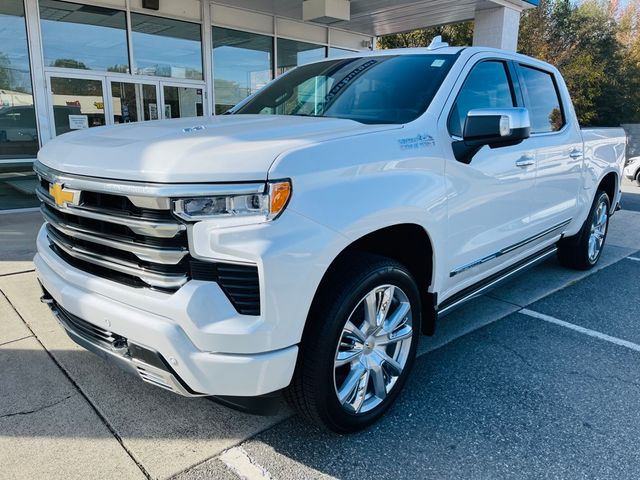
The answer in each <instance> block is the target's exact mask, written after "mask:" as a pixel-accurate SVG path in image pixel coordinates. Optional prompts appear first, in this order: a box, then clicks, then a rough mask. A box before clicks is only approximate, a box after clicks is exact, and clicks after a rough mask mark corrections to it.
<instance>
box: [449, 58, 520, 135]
mask: <svg viewBox="0 0 640 480" xmlns="http://www.w3.org/2000/svg"><path fill="white" fill-rule="evenodd" d="M514 106H515V101H514V95H513V90H512V88H511V82H510V81H509V76H508V74H507V67H506V65H505V64H504V63H503V62H497V61H486V62H482V63H479V64H477V65H476V66H475V67H473V70H471V73H469V76H468V77H467V79H466V81H465V82H464V85H463V86H462V89H461V90H460V93H458V98H457V99H456V102H455V103H454V104H453V108H452V110H451V115H450V116H449V133H451V135H455V136H458V137H462V132H463V131H464V123H465V121H466V119H467V113H469V111H470V110H474V109H476V108H510V107H514Z"/></svg>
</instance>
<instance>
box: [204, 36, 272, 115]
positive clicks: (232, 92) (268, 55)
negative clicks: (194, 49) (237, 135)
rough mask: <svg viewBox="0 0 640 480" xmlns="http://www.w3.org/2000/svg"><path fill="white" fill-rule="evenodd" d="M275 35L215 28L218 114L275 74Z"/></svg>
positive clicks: (214, 48)
mask: <svg viewBox="0 0 640 480" xmlns="http://www.w3.org/2000/svg"><path fill="white" fill-rule="evenodd" d="M272 58H273V38H271V37H268V36H266V35H258V34H255V33H248V32H240V31H237V30H230V29H228V28H218V27H213V82H214V91H215V99H216V114H222V113H224V112H226V111H227V110H229V109H230V108H231V107H233V106H234V105H235V104H237V103H238V102H239V101H240V100H242V99H244V98H246V97H248V96H249V95H251V94H252V93H254V92H256V91H257V90H259V89H260V88H262V87H263V86H264V85H266V84H267V83H268V82H269V81H270V80H271V78H272V77H273V67H272Z"/></svg>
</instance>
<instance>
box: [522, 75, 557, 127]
mask: <svg viewBox="0 0 640 480" xmlns="http://www.w3.org/2000/svg"><path fill="white" fill-rule="evenodd" d="M520 76H521V79H522V83H523V84H524V89H525V92H526V95H527V99H528V101H527V108H528V109H529V116H530V117H531V133H548V132H557V131H558V130H560V129H561V128H562V127H564V124H565V120H564V115H563V112H562V107H561V105H562V104H561V103H560V97H559V96H558V89H557V87H556V82H555V81H554V79H553V75H552V74H550V73H547V72H543V71H542V70H538V69H537V68H531V67H525V66H524V65H520Z"/></svg>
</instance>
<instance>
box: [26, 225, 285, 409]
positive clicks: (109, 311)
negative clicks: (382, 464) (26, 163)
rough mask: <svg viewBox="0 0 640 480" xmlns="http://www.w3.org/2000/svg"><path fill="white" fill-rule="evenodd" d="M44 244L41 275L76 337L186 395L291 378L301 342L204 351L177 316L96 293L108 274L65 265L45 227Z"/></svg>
mask: <svg viewBox="0 0 640 480" xmlns="http://www.w3.org/2000/svg"><path fill="white" fill-rule="evenodd" d="M38 250H39V253H38V254H37V255H36V256H35V258H34V264H35V267H36V273H37V276H38V279H39V281H40V282H41V284H42V286H43V288H44V290H45V291H46V292H47V294H48V296H49V297H50V298H51V300H49V302H50V305H51V306H52V307H53V309H54V313H56V314H57V316H58V319H59V320H60V321H61V323H62V325H63V326H64V328H65V330H66V331H67V333H69V335H70V336H71V338H72V339H73V340H74V341H76V342H77V343H79V344H80V345H82V346H84V347H85V348H87V349H88V350H91V351H93V352H95V353H97V354H99V355H100V356H101V357H103V358H105V359H107V360H109V361H111V362H113V363H115V364H117V365H118V366H120V367H122V368H124V369H125V370H128V371H130V372H133V373H135V374H137V375H138V376H139V377H140V378H142V379H143V380H144V381H146V382H148V383H152V384H154V385H156V386H160V387H162V388H166V389H168V390H171V391H173V392H175V393H178V394H181V395H188V396H201V395H207V396H234V397H255V396H260V395H264V394H268V393H271V392H274V391H277V390H280V389H282V388H284V387H286V386H287V385H288V384H289V383H290V381H291V377H292V375H293V370H294V368H295V363H296V357H297V353H298V347H297V346H296V345H293V346H290V347H287V348H282V349H279V350H275V351H269V352H264V353H254V354H233V353H218V352H211V351H203V350H201V349H199V348H197V347H196V346H195V345H194V343H193V342H192V341H191V339H190V338H189V336H187V334H186V333H185V331H184V330H183V329H182V328H181V326H180V325H179V324H178V323H176V322H175V321H173V320H172V319H171V318H168V317H163V316H161V315H158V314H155V313H151V312H149V311H147V310H144V309H142V308H137V307H134V306H132V305H131V304H125V303H122V302H119V301H117V300H114V299H113V298H112V297H106V296H104V295H101V294H99V293H96V291H95V289H94V288H92V286H95V283H96V282H98V283H102V282H106V280H102V279H98V278H96V277H94V276H91V275H89V274H86V273H84V272H82V271H80V270H77V269H75V268H73V267H71V266H69V265H67V264H66V263H64V262H63V261H62V260H61V259H60V258H59V257H57V256H56V255H55V254H54V253H53V252H52V251H51V250H50V249H49V247H48V243H47V241H46V236H44V237H43V236H42V232H41V235H40V236H39V238H38ZM111 283H112V282H111ZM120 288H123V289H124V288H125V287H120ZM149 293H150V294H152V293H153V292H149ZM60 307H62V309H63V310H62V309H61V308H60ZM188 307H189V305H188V304H186V305H185V308H188ZM56 310H57V312H56ZM61 314H62V315H61ZM65 316H66V317H67V318H64V317H65ZM69 316H71V318H73V317H77V318H78V319H80V320H81V321H84V322H86V323H87V324H88V325H87V328H88V329H90V330H91V329H93V330H102V331H106V332H108V333H112V334H113V335H115V337H117V338H124V339H126V342H127V343H128V344H131V345H135V346H138V347H141V348H143V349H145V350H146V351H149V352H153V353H154V354H155V355H156V358H159V359H160V360H159V361H160V362H161V363H159V364H156V365H153V364H151V363H149V358H150V357H148V358H147V360H146V361H145V360H144V359H141V358H135V357H134V356H132V355H131V353H130V352H129V350H130V349H128V350H123V349H122V348H119V347H120V346H121V345H114V346H112V347H111V348H109V347H107V346H105V345H100V344H97V343H96V342H95V341H91V338H87V337H88V336H87V335H83V334H82V329H81V328H78V327H77V326H74V325H73V322H69ZM161 367H164V369H163V368H161Z"/></svg>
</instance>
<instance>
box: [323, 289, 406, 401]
mask: <svg viewBox="0 0 640 480" xmlns="http://www.w3.org/2000/svg"><path fill="white" fill-rule="evenodd" d="M412 341H413V327H412V315H411V303H410V302H409V298H408V297H407V295H406V294H405V293H404V292H403V291H402V289H400V288H399V287H395V286H393V285H383V286H379V287H376V288H375V289H373V290H371V291H370V292H369V293H367V294H366V295H365V296H364V298H362V300H360V302H358V305H357V306H356V308H355V309H354V310H353V311H352V312H351V315H349V318H348V319H347V322H346V324H345V326H344V328H343V330H342V334H341V336H340V341H339V343H338V347H337V349H336V355H335V360H334V377H333V382H334V387H335V393H336V395H337V397H338V401H339V402H340V404H341V405H342V406H343V408H344V409H345V410H347V411H348V412H351V413H356V414H358V413H364V412H367V411H369V410H371V409H373V408H375V407H377V406H378V405H380V403H382V401H383V400H384V399H385V398H386V397H387V395H388V394H389V392H391V389H392V388H393V387H394V385H395V384H396V382H397V380H398V378H399V377H400V375H401V373H402V371H403V369H404V367H405V365H406V363H407V359H408V357H409V352H410V350H411V342H412Z"/></svg>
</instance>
